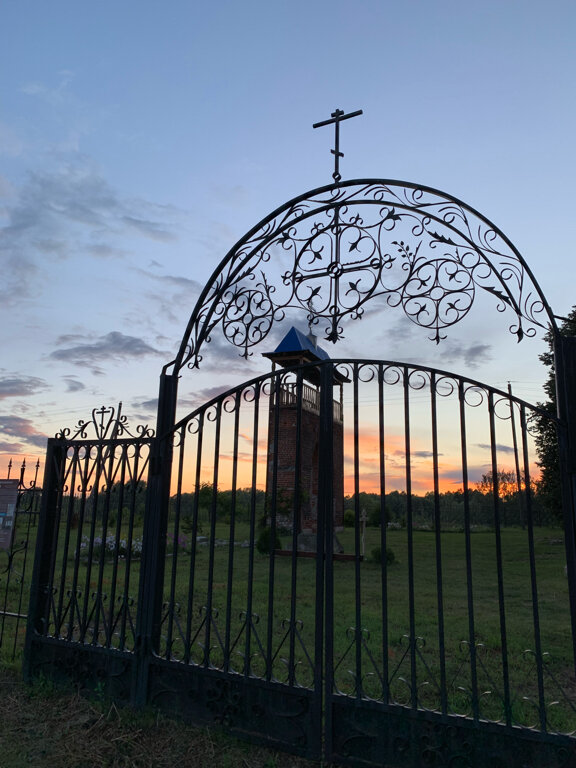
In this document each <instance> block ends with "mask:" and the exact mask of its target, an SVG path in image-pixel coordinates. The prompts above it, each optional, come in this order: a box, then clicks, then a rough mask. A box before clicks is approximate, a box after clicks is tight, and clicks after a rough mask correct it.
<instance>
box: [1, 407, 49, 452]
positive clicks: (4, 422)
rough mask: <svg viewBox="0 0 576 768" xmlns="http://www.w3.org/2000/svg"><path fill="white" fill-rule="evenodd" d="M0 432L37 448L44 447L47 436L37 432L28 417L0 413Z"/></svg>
mask: <svg viewBox="0 0 576 768" xmlns="http://www.w3.org/2000/svg"><path fill="white" fill-rule="evenodd" d="M0 432H1V433H3V434H4V435H7V436H8V437H15V438H17V439H18V440H22V441H23V442H25V443H28V444H30V445H34V446H36V447H38V448H46V440H47V436H46V435H45V434H43V433H42V432H38V430H37V429H36V427H35V426H34V424H33V422H32V421H30V419H24V418H22V417H21V416H10V415H7V414H0Z"/></svg>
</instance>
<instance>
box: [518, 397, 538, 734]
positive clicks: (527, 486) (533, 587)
mask: <svg viewBox="0 0 576 768" xmlns="http://www.w3.org/2000/svg"><path fill="white" fill-rule="evenodd" d="M510 405H511V406H512V403H510ZM520 429H521V435H522V454H523V456H522V458H523V462H524V492H525V494H526V522H527V525H528V554H529V559H530V587H531V592H532V617H533V621H534V652H535V654H536V675H537V679H538V715H539V719H540V730H541V731H546V702H545V699H544V670H543V664H542V641H541V637H540V611H539V607H538V585H537V580H536V553H535V548H534V519H533V516H532V490H531V488H530V459H529V457H528V427H527V419H526V407H525V405H524V404H523V403H522V404H521V406H520Z"/></svg>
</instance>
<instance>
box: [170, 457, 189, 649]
mask: <svg viewBox="0 0 576 768" xmlns="http://www.w3.org/2000/svg"><path fill="white" fill-rule="evenodd" d="M178 451H179V453H178V474H177V478H176V499H175V510H174V526H173V529H172V536H173V541H172V567H171V570H170V596H169V598H168V616H167V627H166V646H165V648H166V651H165V653H166V658H167V659H170V658H171V657H172V644H173V638H172V634H173V631H174V611H175V609H176V600H175V595H176V574H177V570H178V561H179V558H180V552H179V550H180V512H181V509H182V475H183V466H184V445H183V444H182V443H180V445H179V446H178ZM167 535H169V534H168V532H167Z"/></svg>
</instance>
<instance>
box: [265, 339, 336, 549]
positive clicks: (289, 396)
mask: <svg viewBox="0 0 576 768" xmlns="http://www.w3.org/2000/svg"><path fill="white" fill-rule="evenodd" d="M263 357H267V358H268V359H269V360H271V361H272V370H275V368H276V366H281V367H282V368H292V367H294V366H298V365H302V364H303V363H314V362H320V361H322V360H329V359H330V358H329V355H328V353H327V352H326V351H325V350H323V349H322V348H321V347H319V346H318V345H317V343H316V337H315V336H313V335H312V334H309V335H308V336H306V335H304V334H303V333H302V332H301V331H299V330H298V329H297V328H294V327H292V328H290V330H289V331H288V333H287V334H286V336H284V338H283V339H282V341H281V342H280V344H279V345H278V346H277V348H276V349H275V350H274V352H266V353H264V354H263ZM303 379H304V382H303V385H302V400H301V403H302V406H301V413H300V439H299V440H298V393H297V388H296V383H295V382H286V383H285V384H282V385H281V387H280V389H279V390H277V391H276V392H274V393H273V395H272V396H271V397H270V411H269V417H268V465H267V473H266V495H267V498H268V503H269V504H271V503H274V499H273V498H272V493H273V477H274V468H275V452H277V464H276V499H275V504H276V515H277V522H278V524H279V525H284V526H285V527H287V528H291V527H292V524H293V520H292V518H293V515H294V512H295V511H296V519H295V520H294V524H295V525H296V526H297V532H298V534H299V537H298V549H299V550H304V549H307V548H308V546H310V547H312V546H313V547H314V549H315V534H316V528H317V518H318V473H319V455H318V451H319V437H320V374H319V371H318V369H317V368H314V367H311V368H309V369H305V370H304V375H303ZM344 381H346V379H345V378H344V377H342V376H335V378H334V382H335V383H337V384H339V392H340V398H339V400H334V421H333V425H334V428H333V462H334V486H333V489H334V493H333V498H334V502H333V503H334V506H333V515H334V529H335V530H339V529H341V528H342V526H343V522H344V430H343V419H342V416H343V408H342V384H343V382H344ZM276 424H278V434H277V435H276V434H275V429H276ZM296 478H299V483H298V484H299V493H298V494H297V499H296V500H295V491H296V489H295V485H296Z"/></svg>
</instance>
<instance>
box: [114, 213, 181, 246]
mask: <svg viewBox="0 0 576 768" xmlns="http://www.w3.org/2000/svg"><path fill="white" fill-rule="evenodd" d="M122 220H123V221H124V222H125V223H126V224H127V225H128V226H130V227H132V228H133V229H136V230H138V232H140V233H141V234H143V235H146V237H150V238H152V240H160V241H161V242H170V241H171V240H175V239H176V238H175V235H174V234H173V233H172V232H169V231H168V230H167V229H165V228H163V227H162V226H160V225H159V224H158V223H157V222H154V221H146V220H145V219H138V218H136V217H135V216H123V218H122Z"/></svg>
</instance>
